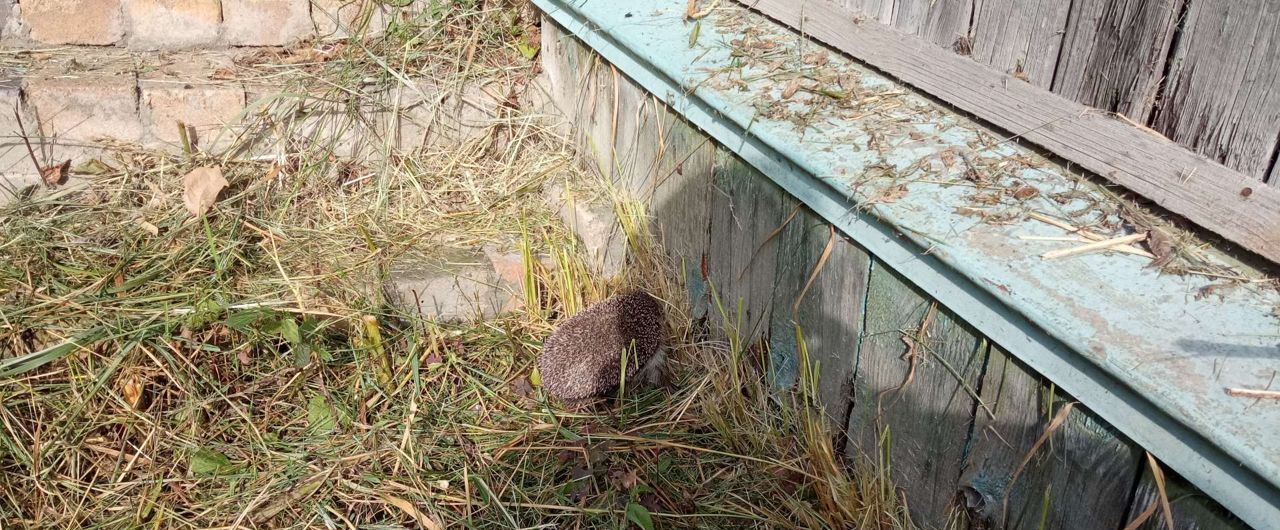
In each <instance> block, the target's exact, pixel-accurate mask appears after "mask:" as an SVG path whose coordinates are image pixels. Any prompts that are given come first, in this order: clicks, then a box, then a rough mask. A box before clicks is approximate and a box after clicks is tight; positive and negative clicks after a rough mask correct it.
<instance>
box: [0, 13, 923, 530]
mask: <svg viewBox="0 0 1280 530" xmlns="http://www.w3.org/2000/svg"><path fill="white" fill-rule="evenodd" d="M433 16H434V15H433ZM504 17H505V18H504ZM512 18H513V17H512V16H509V14H504V12H503V11H501V10H497V9H488V10H484V9H478V10H470V11H467V10H461V11H460V12H459V13H456V14H451V15H447V16H443V18H442V19H441V20H438V21H436V22H434V23H433V24H434V25H432V26H424V27H422V28H415V27H412V26H400V27H398V28H395V29H396V31H393V32H390V33H389V36H388V37H386V38H385V39H383V40H380V41H374V42H373V43H372V44H368V45H367V46H366V47H354V46H349V47H348V49H349V50H352V51H351V54H349V55H348V56H346V59H344V60H345V61H347V62H345V63H344V62H343V61H338V63H339V66H338V67H337V69H336V70H335V71H318V72H310V73H309V74H308V75H312V76H315V78H323V79H325V80H326V81H327V82H328V84H329V85H332V86H334V87H335V88H334V89H333V90H332V91H331V94H330V95H331V96H336V95H338V94H353V93H356V91H354V90H352V88H351V87H350V86H348V85H344V84H343V83H342V81H343V79H348V80H351V79H357V78H358V79H361V80H364V79H368V78H370V77H376V76H378V75H382V76H385V77H386V78H388V79H401V78H403V74H404V72H405V71H406V70H408V69H412V68H416V66H414V65H417V64H426V63H427V62H429V63H430V64H434V65H441V64H450V63H449V62H448V61H444V60H442V59H449V58H452V59H453V62H452V64H454V65H455V67H456V68H455V69H454V70H450V71H439V72H432V73H431V75H433V76H436V77H437V78H438V79H447V80H450V81H449V83H450V84H451V85H452V86H459V87H460V86H462V85H463V84H465V83H467V82H475V80H476V78H477V77H478V76H481V75H483V74H484V73H485V72H489V74H491V75H498V76H514V77H519V76H521V75H523V73H522V72H524V71H526V70H528V69H529V66H530V64H531V63H527V62H526V63H524V64H523V66H520V65H519V63H513V64H516V65H515V66H512V64H507V63H504V62H503V61H508V62H510V61H513V60H514V57H515V55H513V54H516V53H517V51H519V53H521V54H523V53H524V51H523V50H508V51H507V54H506V55H503V54H502V53H500V52H499V51H495V50H502V49H505V48H503V46H500V45H497V44H495V43H494V42H491V41H494V40H495V39H497V40H500V39H501V36H502V34H499V35H498V36H494V35H491V34H490V33H489V32H487V31H481V29H480V28H484V27H486V24H491V23H493V21H494V20H496V19H502V20H508V21H509V19H512ZM458 36H461V37H462V38H461V39H459V38H458ZM396 39H400V40H396ZM410 41H413V42H415V43H416V44H415V46H414V47H405V48H404V49H402V50H400V53H399V54H397V53H394V52H395V51H396V48H395V45H396V43H401V44H403V43H407V42H410ZM534 42H536V40H535V41H534ZM424 50H425V52H424ZM411 54H412V55H414V56H415V57H416V61H417V62H414V61H409V60H403V61H400V62H399V63H395V62H391V61H387V60H385V58H386V57H400V58H401V59H404V58H405V57H408V56H409V55H411ZM361 55H378V56H381V57H384V60H382V61H358V60H357V58H358V57H359V56H361ZM504 57H505V58H504ZM463 58H465V59H466V60H461V59H463ZM392 64H398V66H391V65H392ZM436 68H440V67H439V66H436ZM361 82H363V81H361ZM314 84H321V85H325V84H326V83H314ZM327 99H328V100H330V101H336V100H338V98H336V97H330V98H327ZM369 101H370V100H369V99H368V98H351V99H349V100H347V102H346V103H345V105H346V106H347V107H346V109H347V110H355V111H356V112H345V111H344V112H341V113H337V114H340V115H344V116H349V117H350V121H346V122H342V123H340V124H339V126H341V127H346V126H348V125H350V124H352V123H356V122H358V121H359V120H360V113H359V112H358V111H359V110H360V109H363V108H365V107H366V105H367V104H368V103H369ZM296 116H297V114H296V113H293V112H292V111H290V112H284V113H277V114H272V113H266V114H264V115H263V116H262V119H261V122H260V124H261V125H262V127H261V129H260V130H274V131H279V130H282V129H291V128H292V129H293V130H294V131H295V132H296V134H295V133H289V134H286V135H281V136H279V137H278V139H279V140H281V141H279V142H278V146H277V147H279V149H277V150H275V154H274V155H273V156H271V157H266V158H256V159H255V158H245V157H242V156H231V155H228V154H222V155H219V156H214V155H211V154H204V153H200V152H187V153H184V154H183V155H162V154H156V153H150V152H144V151H129V150H124V151H121V152H119V153H118V154H117V155H115V158H113V159H112V160H108V161H104V162H105V163H104V164H102V166H103V167H104V168H105V169H102V170H101V171H98V174H97V175H96V176H95V177H94V178H93V179H92V182H90V183H88V184H72V185H69V186H65V187H62V188H58V189H55V190H52V191H49V192H46V193H40V194H36V195H33V196H28V197H25V198H22V199H20V200H17V201H14V202H12V203H10V204H8V205H5V206H0V251H3V252H4V255H5V259H4V260H0V352H2V353H0V402H3V403H4V406H3V407H2V408H0V514H3V517H5V518H6V519H4V520H3V523H4V524H5V525H6V526H13V527H24V526H25V527H77V526H94V527H130V528H132V527H144V526H145V527H151V528H188V527H189V528H203V527H319V526H325V527H328V528H360V527H369V526H378V525H383V526H387V525H390V526H400V525H417V526H420V527H424V528H452V527H459V526H466V527H477V528H480V527H483V528H514V527H527V526H536V525H540V524H557V525H560V526H565V527H584V528H594V527H602V528H616V527H619V526H623V525H636V526H639V527H642V528H650V527H663V528H672V527H684V528H701V527H725V526H732V527H743V526H756V527H770V528H788V527H790V528H817V527H830V528H868V529H870V528H875V529H887V528H905V527H906V524H905V523H903V522H901V521H905V520H906V519H905V517H903V516H902V515H901V513H900V512H901V508H900V507H899V505H898V503H897V500H896V498H895V495H894V492H893V488H892V486H891V485H889V484H888V483H887V481H886V479H884V478H883V477H884V474H879V475H877V474H857V475H856V476H857V477H860V478H850V476H849V475H847V474H846V472H845V471H844V468H843V467H841V465H840V464H839V463H838V462H837V461H836V456H835V454H834V452H833V449H832V446H831V435H830V433H829V432H828V431H827V429H826V425H825V423H824V422H823V421H822V420H821V419H820V417H819V414H818V413H817V412H816V411H817V409H816V408H815V403H813V395H814V394H813V391H812V379H811V378H810V379H805V383H804V384H802V385H801V387H800V390H798V391H797V392H796V393H794V394H788V395H784V396H783V397H784V398H785V399H782V400H779V399H777V397H778V395H776V394H773V393H771V391H770V389H769V388H768V385H767V382H766V380H765V373H764V372H763V369H761V368H759V367H761V366H765V363H766V362H767V361H766V359H767V358H768V356H767V354H764V353H761V352H759V350H756V349H751V348H750V345H744V344H743V341H742V340H738V339H737V338H734V340H706V339H704V338H702V336H703V333H701V332H700V331H698V330H696V329H695V327H694V325H693V323H692V322H690V319H689V317H688V310H687V307H685V306H684V305H683V304H684V302H677V301H683V300H685V299H686V296H685V295H684V291H683V290H682V288H681V287H680V286H678V285H677V284H676V283H675V280H674V279H673V276H672V275H671V270H672V269H671V267H669V264H668V263H666V261H665V260H664V259H663V258H662V257H661V256H662V255H663V254H662V252H661V249H658V248H656V246H655V245H654V244H653V242H652V241H651V240H650V239H649V238H648V235H647V232H646V231H645V230H642V229H641V227H644V226H647V221H646V220H644V219H643V218H642V216H643V209H642V208H638V207H637V206H636V205H634V204H620V207H619V209H618V210H619V212H621V213H623V214H624V215H623V217H624V220H625V221H626V222H625V223H624V225H625V226H626V227H627V228H628V230H627V231H628V234H627V235H628V241H629V242H630V243H631V245H632V249H633V254H634V256H633V267H632V268H630V269H629V270H628V271H627V273H626V274H625V275H624V278H623V279H622V280H621V281H620V282H613V283H610V282H604V281H602V280H601V279H599V278H596V277H593V276H591V275H590V274H589V273H588V272H587V270H588V267H586V265H585V263H584V261H583V260H584V258H583V251H582V250H583V249H581V248H579V246H578V244H577V243H576V242H575V240H574V239H573V238H572V237H571V235H570V234H569V233H568V232H567V231H566V230H565V228H564V227H563V226H562V225H561V224H560V223H559V221H558V220H556V219H555V218H554V216H553V214H552V213H550V212H548V211H547V210H548V208H546V207H545V206H544V205H543V203H542V201H541V189H542V186H543V183H544V182H545V181H546V180H548V179H552V178H561V179H566V180H572V179H581V178H583V177H582V175H580V174H578V172H577V171H576V170H575V169H574V167H576V166H575V164H574V163H573V156H572V153H571V152H570V150H569V149H568V147H567V145H566V143H565V141H564V139H563V138H559V137H557V136H556V135H554V134H551V133H549V132H548V131H546V130H544V129H542V128H541V127H540V126H539V125H538V123H540V122H538V121H537V120H532V119H529V117H528V116H522V115H520V114H519V113H512V114H509V115H506V116H503V117H501V118H500V119H499V120H496V122H497V123H498V125H494V126H492V127H490V128H489V129H488V130H487V132H486V133H485V134H483V135H481V136H480V137H478V138H477V139H475V140H474V141H470V142H468V143H467V144H466V145H465V146H464V148H461V149H457V148H426V149H417V150H414V151H412V152H393V153H391V155H390V156H384V157H383V158H381V159H380V161H379V162H369V163H368V164H367V165H357V166H355V167H352V166H342V165H341V164H340V163H337V162H335V161H334V160H335V159H334V158H333V157H332V156H331V155H332V152H327V151H324V150H317V149H313V148H310V147H309V146H314V145H316V142H310V143H309V142H305V141H299V140H300V139H302V140H306V138H300V136H299V135H304V134H305V133H306V130H305V128H304V127H302V126H301V125H299V124H298V123H297V122H291V121H281V120H285V119H294V118H296ZM248 130H249V131H252V130H254V129H253V128H250V129H248ZM286 139H287V141H284V140H286ZM253 140H254V139H253V138H246V139H242V142H251V141H253ZM313 140H314V138H313ZM242 145H243V144H242ZM232 151H234V149H233V150H232ZM232 151H228V152H232ZM386 154H387V153H385V152H384V153H383V155H386ZM209 165H213V166H217V167H219V168H220V169H221V170H222V172H223V174H224V176H225V177H226V179H227V181H228V183H229V187H228V188H227V189H226V190H224V191H223V192H222V195H221V198H220V199H219V200H218V201H217V203H216V205H215V206H214V208H213V210H212V211H211V212H209V213H208V214H207V215H203V216H197V217H193V216H191V215H190V214H189V213H188V212H187V211H186V209H185V208H184V207H183V205H182V200H181V196H182V189H181V180H182V177H183V175H185V174H187V173H188V172H190V171H191V170H193V169H195V168H198V167H202V166H209ZM442 244H449V245H455V244H456V245H464V246H481V245H489V244H492V245H498V246H507V247H511V248H515V249H518V250H520V251H521V252H523V254H524V258H525V259H524V263H525V265H526V271H525V272H526V278H528V281H526V287H525V292H524V293H522V294H523V295H524V297H525V299H526V300H528V303H526V305H525V307H524V308H523V309H522V310H520V311H516V312H513V313H509V314H507V315H505V316H503V317H501V318H498V319H495V320H490V321H481V322H472V323H468V324H459V325H447V326H446V325H437V324H434V323H430V322H426V321H423V320H421V319H419V318H417V317H416V316H415V315H411V314H406V313H404V312H402V311H400V310H399V309H397V308H395V307H392V306H391V305H390V304H388V302H387V300H385V299H384V296H383V294H382V291H381V289H379V287H378V286H379V285H380V284H381V281H382V279H383V278H384V277H385V274H386V272H387V268H388V265H389V263H390V262H391V261H392V260H394V259H397V258H403V257H406V256H407V257H427V256H429V255H430V254H431V253H432V252H433V249H434V248H436V247H439V246H441V245H442ZM542 256H551V257H552V261H553V262H554V263H555V266H554V267H550V268H547V267H544V266H543V265H542V260H540V259H538V258H540V257H542ZM619 284H622V285H619ZM623 285H629V286H639V287H644V288H646V289H649V290H650V291H651V292H654V293H655V294H656V295H658V296H659V297H660V298H662V299H664V300H667V301H668V303H669V304H671V305H670V312H669V314H670V318H671V324H672V327H671V329H673V330H674V332H675V334H676V337H674V340H673V343H674V345H675V348H674V350H675V351H674V352H673V364H674V377H673V386H672V390H670V391H667V390H661V389H629V390H628V391H627V392H626V394H625V395H623V396H621V397H620V398H617V399H613V400H610V401H608V402H606V403H604V404H601V405H600V406H598V407H595V408H593V409H590V410H586V411H576V412H570V411H565V410H563V409H562V408H560V407H559V406H558V405H557V404H556V403H554V402H549V401H548V400H547V399H546V398H545V397H544V396H543V394H542V393H541V391H540V390H539V389H538V386H537V384H538V381H537V377H536V375H535V373H534V372H533V367H534V366H535V364H536V363H535V358H536V354H537V352H538V350H539V348H540V344H541V341H542V339H543V338H545V337H546V336H547V334H549V333H550V331H551V330H552V329H553V327H554V325H555V323H556V322H557V321H559V320H560V319H562V318H564V317H566V316H567V315H570V314H573V313H574V312H576V311H578V310H580V309H581V308H583V307H585V306H586V305H587V304H589V303H591V302H594V301H597V300H599V299H601V298H603V297H605V296H607V295H608V294H610V293H611V292H615V291H616V290H618V289H619V288H621V287H622V286H623ZM727 332H728V333H732V332H733V330H732V329H729V330H727ZM752 356H760V358H759V359H751V357H752Z"/></svg>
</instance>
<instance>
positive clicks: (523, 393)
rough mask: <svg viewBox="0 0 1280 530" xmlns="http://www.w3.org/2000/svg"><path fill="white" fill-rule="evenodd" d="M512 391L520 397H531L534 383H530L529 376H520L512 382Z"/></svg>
mask: <svg viewBox="0 0 1280 530" xmlns="http://www.w3.org/2000/svg"><path fill="white" fill-rule="evenodd" d="M511 391H512V392H515V393H516V395H517V396H520V397H525V398H527V397H531V396H533V385H532V384H529V378H528V377H518V378H516V379H515V380H514V381H512V382H511Z"/></svg>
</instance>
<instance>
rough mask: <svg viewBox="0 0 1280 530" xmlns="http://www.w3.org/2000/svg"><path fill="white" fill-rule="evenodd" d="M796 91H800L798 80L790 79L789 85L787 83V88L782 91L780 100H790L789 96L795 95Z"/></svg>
mask: <svg viewBox="0 0 1280 530" xmlns="http://www.w3.org/2000/svg"><path fill="white" fill-rule="evenodd" d="M798 90H800V80H799V79H792V80H791V82H790V83H787V87H786V88H784V89H782V99H791V96H794V95H796V91H798Z"/></svg>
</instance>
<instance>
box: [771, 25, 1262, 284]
mask: <svg viewBox="0 0 1280 530" xmlns="http://www.w3.org/2000/svg"><path fill="white" fill-rule="evenodd" d="M748 5H749V6H751V7H752V8H754V9H756V10H758V11H760V12H762V13H764V14H766V15H768V16H770V17H772V18H774V19H776V20H778V21H779V22H782V23H784V24H788V25H790V26H792V27H799V26H801V25H803V27H804V32H805V34H806V35H808V36H810V37H813V38H815V39H818V40H820V41H822V42H825V43H827V44H830V45H832V46H834V47H836V48H839V49H841V50H844V51H845V52H847V53H850V54H852V55H853V56H855V57H857V58H858V59H860V60H862V61H864V62H866V63H868V64H870V65H871V66H874V67H876V68H878V69H880V70H881V71H883V72H885V73H888V74H889V75H892V76H894V77H896V78H898V79H899V80H901V81H903V82H904V83H907V84H910V85H912V86H914V87H915V88H917V89H920V90H922V91H924V92H926V93H928V94H930V95H932V96H934V97H937V98H940V99H942V100H943V101H946V102H948V103H950V104H952V105H954V106H956V107H958V108H960V109H961V110H963V111H966V112H969V113H971V114H973V115H975V116H977V117H978V118H980V119H983V120H986V121H988V122H990V123H992V124H994V125H995V126H997V127H1001V128H1003V129H1005V130H1007V131H1010V132H1012V133H1014V134H1018V135H1020V136H1019V138H1020V139H1022V140H1025V141H1029V142H1032V143H1034V144H1036V145H1039V146H1041V147H1044V148H1045V149H1048V150H1049V151H1052V152H1053V153H1055V154H1057V155H1059V156H1062V157H1063V158H1066V159H1067V160H1069V161H1071V162H1074V163H1076V164H1078V165H1079V166H1080V167H1082V168H1084V169H1086V170H1088V171H1091V172H1094V173H1096V174H1098V175H1100V176H1102V177H1103V178H1106V179H1108V180H1110V181H1111V182H1114V183H1116V184H1119V185H1121V186H1125V187H1127V188H1129V189H1130V190H1132V191H1134V192H1135V193H1137V194H1139V195H1142V196H1144V197H1146V198H1147V199H1149V200H1151V201H1152V202H1153V203H1155V204H1157V205H1160V206H1162V207H1164V208H1166V209H1168V210H1170V211H1172V212H1174V213H1176V214H1179V215H1182V216H1184V217H1186V218H1187V219H1189V220H1191V221H1192V222H1195V223H1197V224H1199V225H1200V226H1203V227H1204V228H1207V229H1209V230H1211V231H1214V232H1216V233H1218V234H1220V235H1222V236H1223V237H1225V238H1227V239H1229V240H1231V241H1233V242H1235V243H1237V244H1239V245H1241V246H1243V247H1245V248H1246V249H1248V250H1251V251H1253V252H1256V253H1258V254H1260V255H1262V256H1264V257H1266V258H1268V259H1271V260H1273V261H1280V230H1276V229H1275V227H1276V226H1280V190H1277V189H1274V188H1271V187H1267V186H1256V185H1254V184H1252V183H1250V182H1248V181H1247V180H1248V177H1247V176H1245V175H1243V174H1241V173H1239V172H1237V171H1235V170H1232V169H1230V168H1227V167H1226V166H1223V165H1221V164H1218V163H1216V162H1213V161H1211V160H1208V159H1206V158H1205V157H1203V156H1201V155H1198V154H1196V153H1194V152H1192V151H1189V150H1187V149H1186V148H1183V147H1182V146H1179V145H1177V144H1175V143H1174V142H1173V141H1171V140H1169V139H1167V138H1164V137H1161V136H1159V135H1156V134H1152V133H1151V132H1150V131H1146V130H1143V129H1140V128H1138V127H1135V126H1133V125H1131V124H1129V123H1126V122H1123V121H1120V120H1117V119H1115V118H1112V117H1110V116H1108V115H1105V114H1103V113H1100V112H1097V111H1090V110H1089V108H1088V107H1086V106H1084V105H1081V104H1079V103H1076V102H1073V101H1070V100H1067V99H1065V98H1063V97H1060V96H1058V95H1056V94H1053V93H1052V92H1049V91H1047V90H1044V89H1042V88H1039V87H1036V86H1032V85H1030V84H1027V83H1022V82H1020V81H1018V80H1016V79H1013V78H1011V77H1010V76H1008V75H1004V74H1000V73H998V72H995V71H993V70H991V69H989V68H987V67H984V66H982V65H980V64H977V63H975V62H973V61H970V60H968V59H966V58H964V57H960V56H957V55H955V54H954V53H951V52H949V51H946V50H941V49H938V48H937V47H936V46H934V45H932V44H930V43H927V42H925V41H923V40H921V39H919V38H917V37H913V36H909V35H904V34H902V33H901V32H898V31H895V30H893V29H891V28H887V27H884V26H881V25H879V24H871V23H862V24H858V23H855V22H854V21H852V20H850V17H848V16H847V15H845V14H842V10H843V8H842V7H838V6H835V5H833V4H831V3H830V2H828V1H826V0H809V1H807V2H801V3H797V2H790V1H787V0H758V1H752V2H749V3H748ZM1277 5H1280V4H1277ZM1262 86H1263V84H1262V83H1259V84H1258V86H1257V87H1256V89H1257V90H1261V89H1262ZM1276 108H1280V105H1277V106H1276ZM1273 112H1274V111H1273ZM1277 123H1280V122H1277ZM1246 188H1247V189H1248V191H1246Z"/></svg>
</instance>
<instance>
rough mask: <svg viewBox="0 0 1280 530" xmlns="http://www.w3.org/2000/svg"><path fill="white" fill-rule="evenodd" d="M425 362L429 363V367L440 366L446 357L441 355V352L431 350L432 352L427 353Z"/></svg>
mask: <svg viewBox="0 0 1280 530" xmlns="http://www.w3.org/2000/svg"><path fill="white" fill-rule="evenodd" d="M423 362H424V363H425V364H426V365H427V368H431V367H435V366H440V365H441V364H444V358H443V357H441V356H440V354H439V353H437V352H431V353H430V354H428V355H427V358H426V359H424V360H423Z"/></svg>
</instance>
